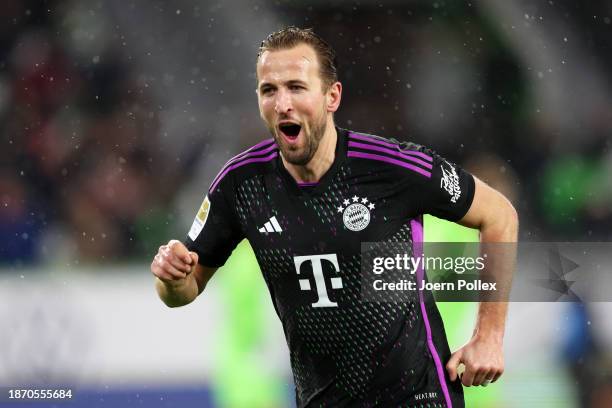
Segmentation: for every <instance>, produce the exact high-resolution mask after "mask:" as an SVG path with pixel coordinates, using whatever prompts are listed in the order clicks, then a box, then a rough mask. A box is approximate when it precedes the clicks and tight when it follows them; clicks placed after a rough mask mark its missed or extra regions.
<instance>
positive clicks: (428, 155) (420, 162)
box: [347, 131, 435, 178]
mask: <svg viewBox="0 0 612 408" xmlns="http://www.w3.org/2000/svg"><path fill="white" fill-rule="evenodd" d="M347 157H349V158H352V159H355V160H359V161H365V162H369V163H371V164H374V165H376V166H380V167H384V168H388V169H394V170H396V171H398V172H399V173H401V174H404V173H406V174H414V175H416V176H421V177H426V178H431V174H432V169H433V163H434V157H435V152H433V151H432V150H430V149H427V148H426V147H424V146H421V145H419V144H416V143H412V142H404V141H402V142H400V141H398V140H396V139H393V138H391V139H387V138H384V137H381V136H375V135H370V134H366V133H358V132H354V131H349V132H348V150H347Z"/></svg>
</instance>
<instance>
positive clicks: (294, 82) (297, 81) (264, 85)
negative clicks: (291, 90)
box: [259, 79, 307, 89]
mask: <svg viewBox="0 0 612 408" xmlns="http://www.w3.org/2000/svg"><path fill="white" fill-rule="evenodd" d="M284 84H285V85H287V86H291V85H304V86H306V85H307V84H306V82H304V81H302V80H301V79H290V80H289V81H286V82H284ZM267 87H276V85H275V84H273V83H271V82H262V83H261V85H259V89H264V88H267Z"/></svg>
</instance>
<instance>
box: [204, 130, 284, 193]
mask: <svg viewBox="0 0 612 408" xmlns="http://www.w3.org/2000/svg"><path fill="white" fill-rule="evenodd" d="M277 157H278V146H277V145H276V142H275V141H274V139H272V138H270V139H266V140H263V141H261V142H259V143H257V144H256V145H254V146H252V147H250V148H248V149H247V150H245V151H243V152H242V153H240V154H237V155H236V156H234V157H232V158H231V159H229V160H228V161H227V162H226V163H225V164H224V165H223V167H222V168H221V170H219V173H217V175H216V176H215V178H214V179H213V181H212V183H211V185H210V189H209V193H210V194H212V193H213V192H214V191H215V190H216V189H218V188H219V187H220V186H221V185H223V184H225V183H227V182H228V181H229V180H231V179H237V178H245V177H250V176H253V175H256V174H258V173H264V172H267V171H270V169H271V168H272V163H273V161H274V159H276V158H277Z"/></svg>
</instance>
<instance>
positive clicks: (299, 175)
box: [281, 122, 338, 183]
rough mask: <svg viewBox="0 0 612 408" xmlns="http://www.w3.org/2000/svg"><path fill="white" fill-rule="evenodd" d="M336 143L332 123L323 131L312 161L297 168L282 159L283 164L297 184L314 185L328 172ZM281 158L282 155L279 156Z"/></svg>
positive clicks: (336, 134) (334, 153)
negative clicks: (323, 133)
mask: <svg viewBox="0 0 612 408" xmlns="http://www.w3.org/2000/svg"><path fill="white" fill-rule="evenodd" d="M337 142H338V133H337V132H336V127H335V126H334V124H333V122H331V124H330V123H329V122H328V125H327V127H326V129H325V135H323V138H322V139H321V142H320V143H319V148H318V149H317V151H316V152H315V154H314V156H313V157H312V159H311V160H310V161H309V162H308V163H307V164H305V165H303V166H299V165H296V164H291V163H289V162H287V161H286V160H285V158H284V157H283V158H282V159H283V164H284V165H285V168H286V169H287V171H288V172H289V174H291V176H292V177H293V178H294V179H295V181H296V182H298V183H316V182H318V181H319V180H321V178H322V177H323V175H324V174H325V173H326V172H327V170H329V168H330V167H331V165H332V164H333V162H334V158H335V156H336V143H337ZM281 157H282V155H281Z"/></svg>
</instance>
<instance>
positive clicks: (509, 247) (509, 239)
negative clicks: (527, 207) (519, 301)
mask: <svg viewBox="0 0 612 408" xmlns="http://www.w3.org/2000/svg"><path fill="white" fill-rule="evenodd" d="M480 233H481V235H480V241H481V246H482V250H483V252H484V253H486V254H487V267H486V272H485V275H486V277H487V278H488V279H490V280H492V281H493V282H496V283H497V291H496V292H495V294H494V297H493V298H491V297H488V298H485V299H484V300H485V301H482V302H481V303H480V305H479V308H478V316H477V319H476V327H475V329H474V335H475V336H479V337H487V338H488V339H490V340H492V341H499V342H501V341H502V339H503V336H504V330H505V322H506V315H507V312H508V302H507V301H508V297H509V295H510V288H511V285H512V275H513V273H514V268H515V264H516V240H517V234H518V217H517V215H516V211H515V210H514V208H513V207H512V206H511V205H510V204H509V203H508V204H507V205H506V206H502V207H501V208H500V212H499V214H498V217H497V218H496V219H495V221H493V222H491V223H490V224H484V225H483V226H482V228H481V230H480ZM487 296H488V295H487Z"/></svg>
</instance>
